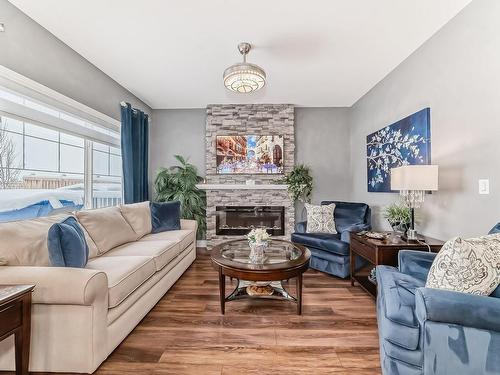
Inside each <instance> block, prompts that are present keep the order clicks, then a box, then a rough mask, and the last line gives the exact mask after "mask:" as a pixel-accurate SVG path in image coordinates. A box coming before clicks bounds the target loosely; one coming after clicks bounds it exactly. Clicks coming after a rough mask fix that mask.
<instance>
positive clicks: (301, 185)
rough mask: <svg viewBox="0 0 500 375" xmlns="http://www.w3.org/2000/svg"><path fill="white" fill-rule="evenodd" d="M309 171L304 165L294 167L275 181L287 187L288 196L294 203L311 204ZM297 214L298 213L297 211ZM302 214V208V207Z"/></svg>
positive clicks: (311, 184)
mask: <svg viewBox="0 0 500 375" xmlns="http://www.w3.org/2000/svg"><path fill="white" fill-rule="evenodd" d="M310 172H311V171H310V169H309V167H307V166H306V165H304V164H299V165H297V166H295V167H294V168H293V169H292V171H291V172H290V173H287V174H286V175H285V177H283V178H281V179H279V180H278V181H276V182H277V183H279V184H287V185H288V195H289V196H290V199H291V200H292V202H294V203H297V202H299V203H302V204H303V203H311V195H312V190H313V178H312V176H311V174H310ZM297 212H298V211H297ZM302 214H304V207H302Z"/></svg>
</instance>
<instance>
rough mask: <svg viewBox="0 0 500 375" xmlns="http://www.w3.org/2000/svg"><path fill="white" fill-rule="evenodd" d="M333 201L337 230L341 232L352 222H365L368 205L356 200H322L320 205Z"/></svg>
mask: <svg viewBox="0 0 500 375" xmlns="http://www.w3.org/2000/svg"><path fill="white" fill-rule="evenodd" d="M331 203H335V212H334V215H335V225H336V226H337V232H343V231H344V230H346V229H347V228H349V227H351V226H352V225H353V224H363V223H366V213H367V210H368V205H367V204H365V203H356V202H339V201H323V202H321V204H322V205H328V204H331Z"/></svg>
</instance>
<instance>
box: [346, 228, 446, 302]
mask: <svg viewBox="0 0 500 375" xmlns="http://www.w3.org/2000/svg"><path fill="white" fill-rule="evenodd" d="M418 239H419V242H416V241H405V240H403V239H401V238H398V239H397V241H388V240H387V239H383V240H376V239H373V238H369V237H367V236H364V235H358V234H356V233H351V245H350V246H349V248H350V255H351V260H350V262H351V263H350V266H351V285H354V283H355V282H357V283H358V284H359V286H361V288H363V289H364V290H365V291H366V292H367V293H369V294H370V295H371V296H372V297H374V298H375V297H376V296H377V285H376V284H375V283H373V282H372V281H371V280H370V279H369V278H368V274H366V272H363V270H358V271H356V270H355V260H356V255H357V256H360V257H361V258H363V259H364V260H366V261H368V262H369V263H370V264H372V265H373V267H376V266H378V265H382V264H383V265H387V266H397V265H398V253H399V250H420V251H429V247H430V249H431V251H432V252H436V253H437V252H438V251H439V250H441V247H442V246H443V245H444V242H443V241H440V240H437V239H435V238H431V237H427V236H422V235H419V236H418ZM427 245H429V247H427Z"/></svg>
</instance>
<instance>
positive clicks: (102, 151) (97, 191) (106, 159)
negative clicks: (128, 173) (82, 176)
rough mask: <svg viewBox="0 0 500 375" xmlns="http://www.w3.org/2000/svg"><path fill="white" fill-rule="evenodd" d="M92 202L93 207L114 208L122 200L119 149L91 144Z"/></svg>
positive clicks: (95, 143)
mask: <svg viewBox="0 0 500 375" xmlns="http://www.w3.org/2000/svg"><path fill="white" fill-rule="evenodd" d="M92 160H93V164H94V169H93V174H92V200H93V206H94V207H106V206H114V205H116V204H118V203H120V202H121V198H122V157H121V153H120V149H117V148H114V147H110V146H106V145H103V144H100V143H97V142H94V143H93V147H92Z"/></svg>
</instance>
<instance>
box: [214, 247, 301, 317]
mask: <svg viewBox="0 0 500 375" xmlns="http://www.w3.org/2000/svg"><path fill="white" fill-rule="evenodd" d="M249 254H250V247H249V245H248V241H247V240H245V239H240V240H234V241H228V242H224V243H221V244H219V245H216V246H214V247H213V249H212V251H211V255H210V257H211V259H212V263H213V265H214V267H215V268H216V269H217V270H218V272H219V294H220V309H221V313H222V314H224V313H225V303H226V301H234V300H237V299H242V298H272V299H282V300H288V301H293V302H296V303H297V314H298V315H300V314H302V274H303V273H304V272H305V271H307V269H308V268H309V259H310V258H311V252H310V251H309V250H308V249H306V248H305V247H304V246H302V245H299V244H294V243H292V242H289V241H284V240H274V239H273V240H272V241H270V242H269V246H268V248H267V249H266V251H265V255H266V257H265V260H264V262H263V263H262V264H255V263H251V262H250V259H249ZM226 276H229V277H231V278H236V279H237V280H238V285H237V286H236V288H235V289H234V291H233V292H232V293H231V294H230V295H229V296H227V297H226V294H225V288H226ZM294 277H295V278H296V282H297V296H296V297H293V296H292V295H291V294H290V293H288V292H287V290H286V289H285V287H284V286H283V283H282V281H283V280H288V279H291V278H294Z"/></svg>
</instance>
